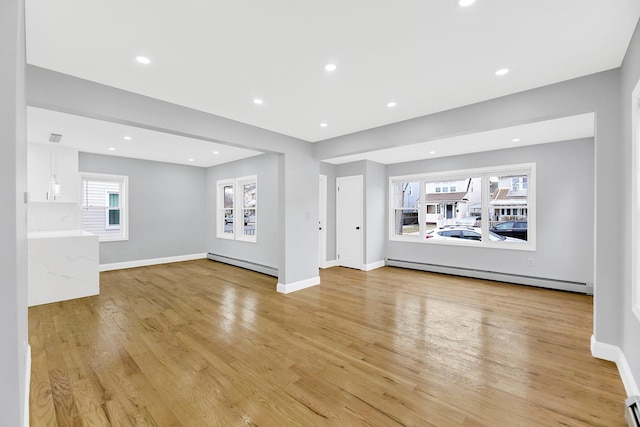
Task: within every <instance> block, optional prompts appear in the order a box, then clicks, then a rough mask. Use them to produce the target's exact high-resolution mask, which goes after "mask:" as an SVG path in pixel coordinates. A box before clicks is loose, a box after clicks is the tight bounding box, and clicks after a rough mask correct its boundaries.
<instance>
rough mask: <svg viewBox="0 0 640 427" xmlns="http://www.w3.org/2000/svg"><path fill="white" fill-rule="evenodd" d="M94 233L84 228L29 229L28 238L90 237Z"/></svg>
mask: <svg viewBox="0 0 640 427" xmlns="http://www.w3.org/2000/svg"><path fill="white" fill-rule="evenodd" d="M92 236H97V235H96V234H93V233H89V232H88V231H84V230H55V231H30V232H28V233H27V238H28V239H50V238H53V237H92Z"/></svg>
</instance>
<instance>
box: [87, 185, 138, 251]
mask: <svg viewBox="0 0 640 427" xmlns="http://www.w3.org/2000/svg"><path fill="white" fill-rule="evenodd" d="M81 183H82V214H81V218H82V229H83V230H85V231H89V232H91V233H94V234H97V235H98V236H99V238H100V241H101V242H106V241H115V240H127V239H128V237H129V233H128V221H127V218H128V215H127V185H128V177H126V176H122V175H107V174H89V173H82V174H81Z"/></svg>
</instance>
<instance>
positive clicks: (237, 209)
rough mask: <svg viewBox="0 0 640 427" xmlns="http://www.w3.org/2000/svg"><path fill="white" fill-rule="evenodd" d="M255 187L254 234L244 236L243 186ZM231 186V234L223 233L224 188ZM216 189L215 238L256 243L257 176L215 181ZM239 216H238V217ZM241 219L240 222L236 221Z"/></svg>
mask: <svg viewBox="0 0 640 427" xmlns="http://www.w3.org/2000/svg"><path fill="white" fill-rule="evenodd" d="M253 183H255V185H256V208H255V218H256V225H255V233H254V234H252V235H247V234H244V200H243V197H244V192H243V186H244V185H245V184H253ZM229 185H231V186H233V231H232V232H231V233H225V232H224V226H225V224H224V210H225V208H224V187H226V186H229ZM216 188H217V190H216V191H217V215H216V222H217V226H216V230H217V233H216V236H217V237H218V238H219V239H227V240H237V241H241V242H249V243H256V242H257V241H258V204H257V200H258V176H257V175H250V176H244V177H241V178H230V179H222V180H218V181H216ZM239 215H240V216H239ZM238 218H242V220H240V221H239V220H238Z"/></svg>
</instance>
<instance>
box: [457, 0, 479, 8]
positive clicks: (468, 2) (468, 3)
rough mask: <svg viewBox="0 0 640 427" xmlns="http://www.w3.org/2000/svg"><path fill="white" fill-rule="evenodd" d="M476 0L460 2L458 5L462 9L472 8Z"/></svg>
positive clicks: (461, 0)
mask: <svg viewBox="0 0 640 427" xmlns="http://www.w3.org/2000/svg"><path fill="white" fill-rule="evenodd" d="M475 2H476V0H458V4H459V5H460V6H462V7H467V6H471V5H472V4H474V3H475Z"/></svg>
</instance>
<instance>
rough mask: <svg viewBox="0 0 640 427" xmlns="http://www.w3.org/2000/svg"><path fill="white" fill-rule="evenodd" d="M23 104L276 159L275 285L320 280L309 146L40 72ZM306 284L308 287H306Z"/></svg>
mask: <svg viewBox="0 0 640 427" xmlns="http://www.w3.org/2000/svg"><path fill="white" fill-rule="evenodd" d="M27 83H28V84H27V102H28V104H29V105H31V106H34V107H40V108H47V109H51V110H54V111H60V112H65V113H70V114H77V115H80V116H85V117H92V118H97V119H101V120H107V121H111V122H115V123H124V124H128V125H133V126H138V127H142V128H145V129H153V130H157V131H160V132H166V133H170V134H176V135H183V136H188V137H192V138H197V139H202V140H206V141H216V142H222V143H226V144H229V145H234V146H240V147H246V148H250V149H255V150H258V151H262V152H271V153H279V154H283V155H282V156H280V157H279V159H278V160H279V169H278V171H279V179H278V185H279V188H278V194H279V195H280V197H279V200H278V210H279V212H280V217H279V239H278V246H277V247H276V248H274V249H273V250H274V251H275V252H277V253H278V255H279V261H278V281H279V283H281V284H283V285H289V284H291V285H293V284H297V283H299V282H305V283H309V282H315V281H316V280H319V279H317V278H318V227H317V225H318V174H319V165H318V161H317V160H315V159H314V157H313V151H312V145H311V144H310V143H308V142H305V141H301V140H298V139H295V138H292V137H288V136H285V135H281V134H277V133H275V132H271V131H268V130H265V129H260V128H257V127H254V126H249V125H247V124H244V123H240V122H237V121H233V120H230V119H226V118H224V117H219V116H214V115H212V114H208V113H204V112H202V111H197V110H192V109H190V108H186V107H182V106H179V105H176V104H171V103H169V102H164V101H160V100H158V99H153V98H149V97H146V96H142V95H138V94H134V93H131V92H127V91H123V90H120V89H116V88H113V87H109V86H105V85H101V84H98V83H95V82H90V81H87V80H83V79H79V78H76V77H72V76H68V75H65V74H61V73H57V72H54V71H50V70H46V69H43V68H39V67H34V66H28V67H27ZM307 281H309V282H307Z"/></svg>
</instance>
